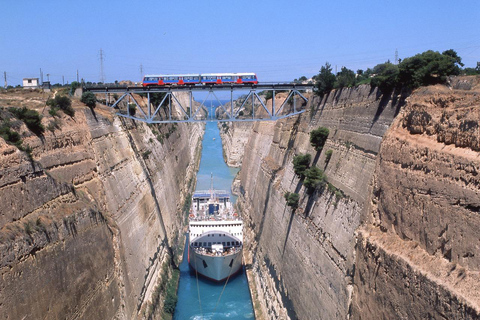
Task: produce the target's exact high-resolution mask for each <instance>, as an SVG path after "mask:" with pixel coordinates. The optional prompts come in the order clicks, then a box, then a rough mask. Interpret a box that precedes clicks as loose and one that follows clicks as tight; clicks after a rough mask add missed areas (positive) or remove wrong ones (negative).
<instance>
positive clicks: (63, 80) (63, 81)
mask: <svg viewBox="0 0 480 320" xmlns="http://www.w3.org/2000/svg"><path fill="white" fill-rule="evenodd" d="M64 85H65V76H62V86H64Z"/></svg>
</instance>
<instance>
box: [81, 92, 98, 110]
mask: <svg viewBox="0 0 480 320" xmlns="http://www.w3.org/2000/svg"><path fill="white" fill-rule="evenodd" d="M80 101H81V102H83V103H84V104H85V105H86V106H87V107H89V108H90V109H94V108H95V106H96V105H97V98H96V97H95V95H94V94H93V93H92V92H84V93H83V94H82V97H81V98H80Z"/></svg>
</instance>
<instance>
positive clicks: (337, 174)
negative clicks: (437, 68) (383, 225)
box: [226, 86, 404, 319]
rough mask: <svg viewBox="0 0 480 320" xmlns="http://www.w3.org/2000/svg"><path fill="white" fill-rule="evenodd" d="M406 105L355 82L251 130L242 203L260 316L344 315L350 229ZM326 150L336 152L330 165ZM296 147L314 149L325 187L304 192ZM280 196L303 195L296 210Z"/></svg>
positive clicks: (348, 285)
mask: <svg viewBox="0 0 480 320" xmlns="http://www.w3.org/2000/svg"><path fill="white" fill-rule="evenodd" d="M281 99H282V96H281V95H279V96H277V100H281ZM283 99H285V97H283ZM280 102H281V101H280ZM403 103H404V97H402V96H391V97H382V96H381V95H380V94H379V93H378V92H377V91H376V90H371V89H370V87H369V86H360V87H358V88H352V89H344V90H340V91H334V92H332V93H331V94H330V95H329V96H328V97H325V98H324V99H323V100H320V99H319V98H318V97H314V96H312V97H311V99H310V101H309V104H308V105H307V107H306V110H307V112H306V113H304V114H303V115H301V116H300V117H298V118H297V117H295V118H289V119H285V120H282V121H277V122H276V123H272V122H264V123H255V124H254V125H253V126H252V129H251V133H250V135H249V140H248V142H247V143H246V146H245V148H244V153H243V154H244V155H243V164H242V169H241V171H240V173H239V184H240V186H239V190H240V196H239V199H238V205H239V207H240V208H241V212H242V214H243V218H244V219H245V222H246V229H247V230H246V245H247V248H246V250H245V255H246V262H247V263H248V267H249V269H250V271H249V277H250V280H251V283H252V285H253V286H252V288H253V291H254V297H258V300H259V301H261V303H260V304H258V307H257V310H256V312H257V316H259V317H260V318H266V319H296V318H298V319H345V318H347V315H348V314H349V308H350V305H351V295H352V291H353V286H352V283H353V275H354V261H355V250H354V248H355V230H356V229H357V228H358V226H359V225H360V222H361V214H362V211H363V210H364V208H365V204H366V202H367V200H368V199H369V194H370V193H369V184H370V181H371V178H372V175H373V172H374V169H375V161H376V157H377V153H378V151H379V148H380V143H381V140H382V137H383V134H384V133H385V131H386V130H387V128H388V127H389V125H390V124H391V122H392V121H393V119H394V117H395V115H396V114H397V113H398V111H399V109H400V107H401V106H402V104H403ZM319 126H324V127H327V128H329V130H330V135H329V138H328V140H327V142H326V144H325V146H324V148H323V151H322V152H321V153H316V152H315V150H314V149H313V147H312V146H311V145H310V142H309V133H310V131H311V130H313V129H316V128H318V127H319ZM327 150H332V155H331V158H330V159H329V161H328V162H327V161H326V156H325V154H326V151H327ZM300 153H302V154H304V153H310V154H311V155H312V159H314V160H313V165H316V166H317V167H319V168H320V169H322V170H324V171H325V173H326V176H327V178H328V181H329V182H330V184H331V186H330V187H329V188H327V187H326V186H325V187H324V188H322V189H321V190H318V191H317V192H315V193H314V194H313V195H309V194H307V193H306V192H305V189H304V187H303V186H302V183H301V181H299V179H298V178H297V177H296V176H295V174H294V171H293V165H292V160H293V157H294V156H295V155H297V154H300ZM229 154H230V153H228V152H226V155H227V156H228V155H229ZM286 192H297V193H299V194H300V197H301V198H300V207H299V208H298V209H297V210H296V211H295V212H292V210H291V209H290V208H289V207H287V206H286V202H285V199H284V194H285V193H286Z"/></svg>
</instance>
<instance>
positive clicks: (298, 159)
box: [293, 153, 312, 178]
mask: <svg viewBox="0 0 480 320" xmlns="http://www.w3.org/2000/svg"><path fill="white" fill-rule="evenodd" d="M311 160H312V156H311V155H310V154H308V153H307V154H299V155H296V156H295V157H293V171H294V172H295V174H296V175H297V176H299V177H300V178H303V177H304V174H305V170H307V169H308V167H310V161H311Z"/></svg>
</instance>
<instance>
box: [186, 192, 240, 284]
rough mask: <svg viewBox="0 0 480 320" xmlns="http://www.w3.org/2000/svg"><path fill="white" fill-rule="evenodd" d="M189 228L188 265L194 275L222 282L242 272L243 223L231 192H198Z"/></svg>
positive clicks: (194, 199) (195, 194)
mask: <svg viewBox="0 0 480 320" xmlns="http://www.w3.org/2000/svg"><path fill="white" fill-rule="evenodd" d="M188 226H189V246H188V263H189V264H190V267H191V268H192V269H193V270H194V272H197V273H199V274H201V275H202V276H204V277H206V278H208V279H211V280H213V281H219V282H220V281H224V280H226V279H228V278H229V277H231V276H232V275H234V274H235V273H237V272H238V271H240V270H241V267H242V249H243V221H242V220H241V219H240V218H239V217H238V215H237V214H236V213H234V210H233V206H232V204H231V202H230V194H229V193H228V192H226V191H224V190H214V189H213V188H212V189H211V190H200V191H195V193H194V194H193V197H192V208H191V212H190V216H189V224H188Z"/></svg>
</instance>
